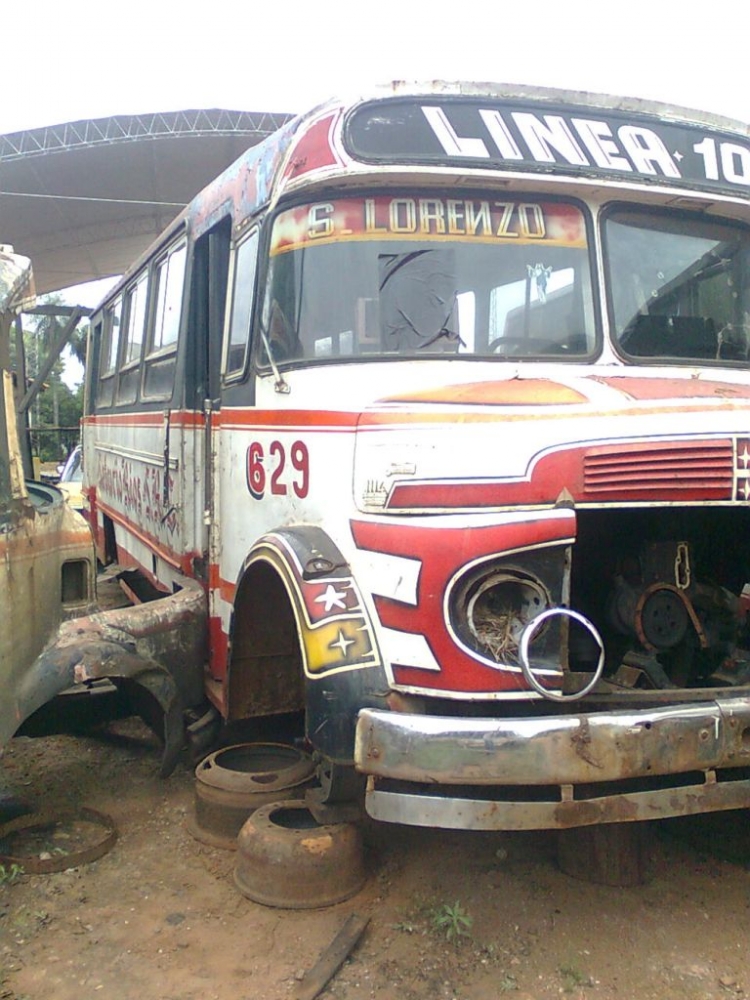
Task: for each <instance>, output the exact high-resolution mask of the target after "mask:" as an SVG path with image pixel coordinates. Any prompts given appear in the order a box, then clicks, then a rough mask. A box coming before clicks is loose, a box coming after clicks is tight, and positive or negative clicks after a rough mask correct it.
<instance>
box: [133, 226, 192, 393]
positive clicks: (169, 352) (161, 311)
mask: <svg viewBox="0 0 750 1000" xmlns="http://www.w3.org/2000/svg"><path fill="white" fill-rule="evenodd" d="M186 260H187V244H186V243H185V242H184V240H183V241H181V242H180V243H177V244H176V245H174V246H172V247H170V248H169V249H168V250H167V252H166V253H165V254H163V256H161V257H160V258H159V259H158V260H157V261H156V264H155V266H154V272H153V288H154V293H153V299H154V310H153V323H152V325H151V329H150V333H149V338H148V346H147V349H146V371H145V376H144V379H143V395H144V398H147V399H169V398H171V396H172V391H173V389H174V376H175V365H176V358H177V341H178V338H179V334H180V319H181V315H182V293H183V289H184V287H185V262H186Z"/></svg>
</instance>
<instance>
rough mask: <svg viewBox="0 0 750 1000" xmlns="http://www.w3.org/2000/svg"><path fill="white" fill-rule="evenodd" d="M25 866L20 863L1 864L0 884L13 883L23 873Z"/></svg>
mask: <svg viewBox="0 0 750 1000" xmlns="http://www.w3.org/2000/svg"><path fill="white" fill-rule="evenodd" d="M23 873H24V872H23V868H22V867H21V866H20V865H17V864H12V865H7V866H6V865H0V885H12V884H13V883H14V882H17V881H18V879H19V878H20V877H21V876H22V875H23Z"/></svg>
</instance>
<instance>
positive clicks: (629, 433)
mask: <svg viewBox="0 0 750 1000" xmlns="http://www.w3.org/2000/svg"><path fill="white" fill-rule="evenodd" d="M662 372H663V370H662ZM748 464H750V379H749V378H748V375H747V374H746V373H745V372H737V373H736V374H735V373H728V372H726V371H724V372H722V373H721V376H719V375H718V374H717V377H716V378H711V377H710V376H707V375H705V373H704V374H702V375H700V376H698V375H697V373H696V372H695V371H694V370H691V371H684V372H680V371H677V372H670V374H669V375H668V376H664V375H663V374H656V372H655V371H654V373H653V374H652V373H651V371H645V372H644V370H643V369H641V370H640V371H633V370H628V371H625V370H622V369H617V370H612V369H609V370H607V371H606V372H602V373H601V374H598V373H597V374H592V373H591V370H590V369H589V370H588V372H587V373H585V374H583V373H581V374H576V373H575V372H574V371H572V370H568V371H566V372H565V373H562V374H560V373H559V372H558V373H555V376H554V377H549V378H546V377H539V375H538V374H535V375H533V376H531V375H530V376H529V377H524V376H523V375H520V374H518V373H516V374H515V375H514V377H512V378H509V379H505V380H493V381H482V382H473V383H462V384H455V385H445V386H438V387H434V388H420V389H419V390H416V391H414V392H400V393H399V394H398V395H397V396H391V397H388V398H384V399H381V400H378V401H376V402H374V403H373V404H372V405H370V406H368V407H367V408H366V409H365V410H363V412H362V414H361V416H360V418H359V421H358V428H357V445H356V459H355V475H354V493H355V502H356V504H357V507H358V509H359V510H360V511H362V512H369V513H393V514H396V513H398V514H407V513H410V514H416V513H430V512H441V513H444V512H451V511H466V510H488V509H492V508H508V507H511V508H518V507H530V506H540V505H541V506H549V505H555V504H565V505H576V506H579V505H596V506H601V505H608V504H623V503H626V504H627V503H640V504H643V503H648V502H662V503H663V502H673V503H674V502H677V503H679V502H684V503H696V502H698V503H699V502H706V501H714V502H721V503H727V502H730V503H731V502H742V503H745V502H746V501H747V499H748V498H750V477H749V475H748Z"/></svg>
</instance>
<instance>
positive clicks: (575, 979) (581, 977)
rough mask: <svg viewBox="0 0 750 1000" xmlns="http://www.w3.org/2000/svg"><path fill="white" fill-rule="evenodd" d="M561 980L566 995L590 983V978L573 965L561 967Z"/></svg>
mask: <svg viewBox="0 0 750 1000" xmlns="http://www.w3.org/2000/svg"><path fill="white" fill-rule="evenodd" d="M560 978H561V979H562V988H563V991H564V992H565V993H572V992H573V990H574V989H576V988H577V987H579V986H583V985H585V984H586V983H587V982H588V976H587V975H586V974H585V973H583V972H581V970H580V969H579V968H578V967H577V966H576V965H573V964H572V963H569V964H566V965H561V966H560Z"/></svg>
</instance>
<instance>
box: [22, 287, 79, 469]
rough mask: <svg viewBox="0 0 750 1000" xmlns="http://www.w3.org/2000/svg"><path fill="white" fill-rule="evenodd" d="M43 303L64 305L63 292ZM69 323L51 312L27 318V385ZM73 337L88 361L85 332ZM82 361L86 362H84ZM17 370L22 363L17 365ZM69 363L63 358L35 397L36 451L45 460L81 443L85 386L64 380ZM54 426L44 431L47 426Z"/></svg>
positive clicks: (74, 346)
mask: <svg viewBox="0 0 750 1000" xmlns="http://www.w3.org/2000/svg"><path fill="white" fill-rule="evenodd" d="M38 304H39V305H44V306H58V305H62V298H61V296H59V295H46V296H43V297H41V298H40V299H39V303H38ZM64 323H65V317H62V316H54V315H52V316H47V315H28V314H27V315H26V316H25V317H24V335H23V341H24V353H25V355H26V379H27V385H29V384H31V382H32V381H33V380H34V379H35V378H36V377H37V376H38V374H39V372H40V371H41V369H42V366H43V365H44V362H45V360H46V359H47V357H48V355H49V352H50V348H51V347H52V345H53V344H54V343H55V341H56V340H57V338H58V336H59V334H60V332H61V330H62V328H63V324H64ZM71 339H72V341H73V342H72V343H71V350H72V352H73V354H74V356H76V357H77V358H78V359H79V360H82V359H81V354H83V355H84V359H83V360H85V334H83V333H78V331H76V336H75V337H74V338H71ZM83 360H82V363H83ZM15 367H16V369H17V368H18V365H15ZM64 371H65V363H64V361H63V359H62V357H59V358H58V359H57V360H56V361H55V364H54V366H53V368H52V370H51V371H50V373H49V374H48V375H47V376H46V377H45V382H44V388H43V390H42V391H41V392H40V393H39V394H38V395H37V397H36V399H35V400H34V402H33V404H32V407H31V411H30V413H29V426H30V429H31V438H32V450H33V451H34V452H35V453H36V454H38V455H39V458H40V459H41V460H42V461H43V462H60V461H63V460H64V459H65V458H66V457H67V455H68V454H69V453H70V451H71V450H72V449H73V448H74V447H75V445H76V444H77V443H78V439H79V436H80V432H79V424H80V420H81V415H82V413H83V387H82V386H81V385H79V386H78V387H77V388H76V389H75V390H71V388H70V387H69V386H68V385H67V384H66V383H65V382H64V381H63V374H64ZM45 427H46V428H50V429H49V430H48V431H46V432H45V431H44V428H45Z"/></svg>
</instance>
